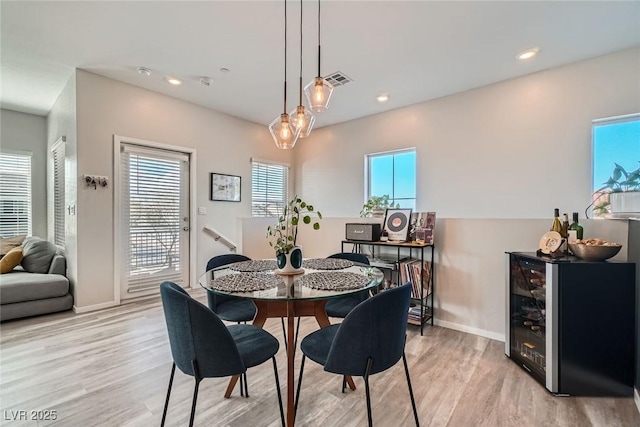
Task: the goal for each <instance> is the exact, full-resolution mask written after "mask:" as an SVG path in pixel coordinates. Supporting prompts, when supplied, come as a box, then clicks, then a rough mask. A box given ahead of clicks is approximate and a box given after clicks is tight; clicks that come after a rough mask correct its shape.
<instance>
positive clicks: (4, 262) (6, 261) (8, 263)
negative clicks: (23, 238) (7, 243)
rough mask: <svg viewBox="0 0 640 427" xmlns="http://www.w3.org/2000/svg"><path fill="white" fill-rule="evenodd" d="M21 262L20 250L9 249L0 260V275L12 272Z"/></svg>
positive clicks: (19, 248)
mask: <svg viewBox="0 0 640 427" xmlns="http://www.w3.org/2000/svg"><path fill="white" fill-rule="evenodd" d="M20 261H22V248H21V247H20V246H18V247H17V248H13V249H11V250H10V251H9V252H7V253H6V254H5V256H3V257H2V259H0V274H5V273H8V272H10V271H11V270H13V269H14V268H15V267H17V266H18V264H20Z"/></svg>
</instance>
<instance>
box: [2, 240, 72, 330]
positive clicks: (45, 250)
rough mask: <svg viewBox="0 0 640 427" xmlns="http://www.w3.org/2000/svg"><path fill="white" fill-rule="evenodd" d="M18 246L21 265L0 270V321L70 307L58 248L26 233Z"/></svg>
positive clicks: (53, 311)
mask: <svg viewBox="0 0 640 427" xmlns="http://www.w3.org/2000/svg"><path fill="white" fill-rule="evenodd" d="M19 248H21V251H22V256H21V257H20V258H21V260H20V265H18V266H16V267H14V268H13V269H12V270H10V271H9V272H7V273H4V274H0V321H5V320H11V319H18V318H22V317H30V316H37V315H40V314H47V313H55V312H58V311H64V310H70V309H71V308H72V307H73V296H72V295H71V293H70V288H69V279H68V278H67V277H66V270H67V263H66V259H65V257H64V255H63V254H62V253H61V251H60V250H59V248H58V247H57V246H55V245H54V244H53V243H51V242H48V241H46V240H43V239H40V238H39V237H27V238H26V239H25V240H24V242H23V243H22V246H21V247H19ZM16 250H17V251H18V252H19V251H20V250H18V249H16ZM9 256H10V255H9V254H7V255H6V257H9ZM3 259H4V258H3ZM0 261H1V260H0Z"/></svg>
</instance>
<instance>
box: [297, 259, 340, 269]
mask: <svg viewBox="0 0 640 427" xmlns="http://www.w3.org/2000/svg"><path fill="white" fill-rule="evenodd" d="M302 266H303V267H304V268H310V269H312V270H342V269H343V268H349V267H351V266H353V262H351V261H349V260H348V259H342V258H312V259H305V260H303V261H302Z"/></svg>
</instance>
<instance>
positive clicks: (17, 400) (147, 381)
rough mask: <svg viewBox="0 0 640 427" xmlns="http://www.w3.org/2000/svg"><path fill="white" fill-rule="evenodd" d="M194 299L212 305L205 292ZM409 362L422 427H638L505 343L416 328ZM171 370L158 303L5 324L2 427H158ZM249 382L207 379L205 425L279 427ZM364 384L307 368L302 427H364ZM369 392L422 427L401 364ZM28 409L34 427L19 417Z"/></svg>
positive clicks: (0, 342)
mask: <svg viewBox="0 0 640 427" xmlns="http://www.w3.org/2000/svg"><path fill="white" fill-rule="evenodd" d="M191 293H192V295H193V296H194V297H196V298H198V299H199V300H200V301H201V302H203V303H206V297H205V295H204V292H203V291H200V290H196V291H192V292H191ZM316 328H317V325H316V323H315V320H313V319H311V318H305V319H303V320H302V322H301V330H300V336H301V337H303V336H305V335H306V334H308V333H310V332H312V331H314V330H315V329H316ZM265 329H267V330H268V331H269V332H271V333H272V334H274V335H275V336H276V337H277V338H278V339H279V340H280V342H281V347H280V350H279V352H278V355H277V360H278V370H279V373H280V380H281V384H282V385H283V384H285V383H286V354H285V352H284V343H283V341H282V329H281V325H280V322H279V321H278V320H275V319H270V320H268V321H267V323H266V325H265ZM406 354H407V361H408V363H409V369H410V372H411V379H412V383H413V387H414V393H415V396H416V403H417V406H418V413H419V417H420V423H421V425H422V426H450V427H467V426H491V427H494V426H518V427H526V426H531V427H534V426H536V427H537V426H567V427H573V426H580V427H585V426H598V427H599V426H602V427H605V426H606V427H610V426H620V427H627V426H629V427H631V426H640V415H639V414H638V411H637V409H636V406H635V404H634V402H633V399H632V398H624V399H613V398H576V397H554V396H552V395H551V394H549V393H548V392H547V391H546V390H545V389H544V388H543V387H542V386H540V385H539V384H538V383H537V382H535V381H534V380H533V379H532V378H531V377H529V376H528V375H527V374H526V373H525V372H524V371H522V369H520V368H519V367H517V366H516V365H515V364H514V363H513V362H511V361H510V360H508V359H507V358H506V357H505V356H504V345H503V343H501V342H497V341H492V340H489V339H486V338H482V337H478V336H474V335H469V334H465V333H461V332H457V331H453V330H450V329H445V328H439V327H426V328H425V335H424V336H423V337H421V336H420V333H419V330H418V328H416V327H411V326H410V327H409V336H408V340H407V346H406ZM296 360H297V363H298V364H299V362H300V354H298V355H297V357H296ZM170 369H171V354H170V350H169V345H168V339H167V333H166V327H165V323H164V317H163V313H162V306H161V302H160V299H159V297H158V298H152V299H148V300H145V301H138V302H135V303H131V304H125V305H122V306H120V307H116V308H112V309H107V310H103V311H100V312H95V313H87V314H80V315H74V314H73V313H71V312H67V313H59V314H53V315H48V316H40V317H37V318H32V319H25V320H18V321H11V322H6V323H4V324H2V325H0V424H1V425H3V426H5V425H6V426H36V425H37V426H78V427H80V426H82V427H85V426H150V425H159V424H160V419H161V417H162V408H163V405H164V399H165V394H166V388H167V384H168V380H169V374H170ZM298 369H299V365H297V366H296V373H297V372H298ZM248 378H249V394H250V397H249V398H248V399H247V398H244V397H240V395H239V391H238V389H236V390H235V391H234V393H233V395H232V397H231V398H230V399H224V398H223V397H222V395H223V393H224V390H225V387H226V385H227V379H205V380H203V382H202V383H201V386H200V392H199V395H198V406H197V410H196V425H199V426H251V427H254V426H274V427H275V426H279V425H280V418H279V412H278V407H277V398H276V394H275V382H274V377H273V367H272V364H271V363H265V364H263V365H262V366H259V367H256V368H252V369H250V370H249V371H248ZM355 381H356V385H357V386H358V390H356V391H355V392H351V391H347V392H346V393H344V394H343V393H341V392H340V389H341V377H339V376H337V375H333V374H330V373H327V372H324V371H323V370H322V368H321V367H320V366H319V365H317V364H315V363H313V362H311V361H308V363H307V365H306V367H305V376H304V380H303V385H302V395H301V399H300V405H299V408H298V417H297V423H296V425H298V426H323V427H324V426H341V427H343V426H345V427H347V426H364V425H366V423H367V416H366V406H365V399H364V384H363V381H362V379H361V378H355ZM370 383H371V393H372V405H373V418H374V424H375V425H376V426H383V427H386V426H389V427H396V426H412V425H414V423H413V415H412V412H411V405H410V401H409V394H408V390H407V385H406V380H405V376H404V370H403V368H402V363H401V362H400V363H398V364H397V365H396V366H395V367H393V368H391V369H390V370H388V371H386V372H384V373H381V374H378V375H375V376H373V377H372V379H371V382H370ZM193 384H194V382H193V379H192V378H191V377H188V376H186V375H184V374H182V373H181V372H179V371H178V372H176V377H175V380H174V386H173V392H172V396H171V403H170V406H169V413H168V416H167V425H169V426H183V425H187V424H188V420H189V413H190V409H191V396H192V393H193ZM283 387H284V385H283ZM283 393H284V388H283ZM20 410H24V411H27V414H26V415H27V418H29V419H28V420H26V421H24V420H22V421H21V420H17V421H14V420H12V419H11V418H12V416H13V415H15V414H16V412H15V411H20ZM32 410H55V411H56V415H57V419H56V420H49V421H37V422H36V421H35V420H31V419H30V418H31V413H30V411H32Z"/></svg>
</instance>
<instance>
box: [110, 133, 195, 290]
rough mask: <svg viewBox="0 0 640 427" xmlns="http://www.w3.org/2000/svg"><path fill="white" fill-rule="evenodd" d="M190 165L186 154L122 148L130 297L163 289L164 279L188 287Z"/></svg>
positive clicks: (126, 269)
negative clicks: (185, 232)
mask: <svg viewBox="0 0 640 427" xmlns="http://www.w3.org/2000/svg"><path fill="white" fill-rule="evenodd" d="M187 162H188V156H187V155H186V154H180V153H174V152H166V153H165V152H163V151H162V150H153V149H146V148H142V147H137V146H134V145H123V146H122V154H121V182H122V191H121V194H122V199H121V208H122V209H121V212H122V216H123V218H122V219H123V221H122V224H123V227H122V231H123V236H122V239H121V241H122V242H123V244H124V248H123V249H124V250H123V252H124V253H123V254H122V260H123V262H124V267H125V268H124V270H125V271H124V279H125V280H126V282H127V283H126V289H127V292H128V293H135V292H141V291H147V290H151V289H154V288H158V287H159V285H160V283H161V282H162V281H164V280H170V281H172V282H174V283H177V284H180V285H183V282H184V279H183V273H184V271H183V270H184V268H185V267H183V265H182V262H181V256H180V255H181V249H182V246H183V245H184V242H183V240H182V238H181V232H180V231H181V229H182V223H181V220H182V212H183V209H185V206H184V204H185V202H184V197H183V188H184V185H185V171H186V168H187Z"/></svg>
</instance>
